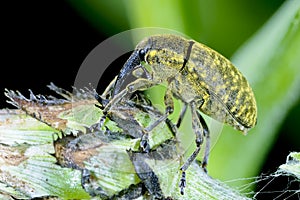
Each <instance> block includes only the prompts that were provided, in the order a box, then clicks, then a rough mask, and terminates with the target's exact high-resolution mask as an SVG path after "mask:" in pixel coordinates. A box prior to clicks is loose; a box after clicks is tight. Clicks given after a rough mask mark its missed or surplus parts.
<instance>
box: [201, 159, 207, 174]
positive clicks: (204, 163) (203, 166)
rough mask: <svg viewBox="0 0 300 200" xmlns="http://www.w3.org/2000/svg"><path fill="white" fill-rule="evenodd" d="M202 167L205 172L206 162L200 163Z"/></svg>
mask: <svg viewBox="0 0 300 200" xmlns="http://www.w3.org/2000/svg"><path fill="white" fill-rule="evenodd" d="M202 168H203V170H204V172H205V173H206V174H207V163H206V162H203V163H202Z"/></svg>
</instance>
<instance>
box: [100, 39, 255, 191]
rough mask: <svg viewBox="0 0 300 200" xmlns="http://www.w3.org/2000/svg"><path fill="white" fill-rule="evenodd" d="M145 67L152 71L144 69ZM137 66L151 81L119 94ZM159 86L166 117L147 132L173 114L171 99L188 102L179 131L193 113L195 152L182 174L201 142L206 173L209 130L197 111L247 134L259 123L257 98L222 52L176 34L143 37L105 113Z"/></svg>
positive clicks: (144, 80)
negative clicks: (187, 114) (131, 96)
mask: <svg viewBox="0 0 300 200" xmlns="http://www.w3.org/2000/svg"><path fill="white" fill-rule="evenodd" d="M143 62H145V63H146V64H148V66H149V67H150V68H149V67H146V66H144V64H143ZM136 67H141V68H142V69H143V71H144V72H145V73H146V77H147V78H142V77H137V80H135V81H134V82H132V83H129V84H128V85H127V88H126V89H124V90H122V91H120V88H121V86H122V84H123V82H124V80H125V78H126V77H127V76H128V75H129V74H130V73H132V72H133V71H134V70H135V68H136ZM137 74H138V73H137ZM158 84H164V85H165V86H166V88H167V91H166V94H165V98H164V101H165V105H166V112H165V115H164V116H163V117H161V119H159V120H158V121H157V122H156V123H154V124H155V125H152V126H151V125H150V127H147V128H145V130H147V131H151V130H152V129H153V128H154V127H155V126H156V125H157V124H158V123H160V122H162V121H164V120H166V119H167V117H168V116H169V114H171V113H172V112H173V102H172V98H171V96H174V97H175V98H177V99H180V100H181V101H182V102H183V103H184V107H183V109H182V111H181V113H180V116H179V119H178V122H177V126H179V125H180V122H181V121H182V118H183V116H184V113H185V112H186V110H187V109H186V108H187V106H189V107H190V108H191V113H192V127H193V130H194V132H195V135H196V146H197V147H196V149H195V151H194V152H193V154H192V155H191V156H190V157H189V158H188V159H187V161H186V162H185V163H184V164H183V166H182V167H181V168H180V169H181V170H182V172H183V175H184V171H185V170H186V169H187V168H188V167H189V165H190V164H191V162H192V161H193V160H194V159H195V158H196V156H197V154H198V153H199V151H200V147H201V144H202V142H203V137H205V138H206V140H207V142H206V148H205V153H204V158H203V162H202V165H203V167H204V168H205V166H206V164H207V160H208V155H209V143H210V142H209V130H208V128H207V125H206V124H205V121H204V119H203V118H202V116H201V114H200V113H199V111H201V112H202V113H205V114H206V115H208V116H210V117H212V118H214V119H216V120H219V121H221V122H225V123H226V124H229V125H231V126H233V127H234V128H236V129H238V130H240V131H243V132H244V133H246V132H247V131H248V129H250V128H252V127H253V126H255V124H256V115H257V108H256V101H255V98H254V94H253V92H252V89H251V87H250V86H249V83H248V82H247V80H246V78H245V77H244V76H243V75H242V74H241V72H240V71H239V70H238V69H237V68H236V67H234V66H233V64H232V63H231V62H230V61H229V60H228V59H226V58H225V57H224V56H222V55H221V54H219V53H218V52H216V51H214V50H212V49H210V48H209V47H207V46H205V45H203V44H200V43H198V42H196V41H194V40H187V39H185V38H183V37H181V36H178V35H154V36H151V37H148V38H145V39H144V40H142V41H141V42H140V43H139V44H138V45H137V47H136V49H135V51H134V52H133V53H132V55H131V56H130V58H129V59H128V61H127V62H126V63H125V64H124V66H123V68H122V69H121V71H120V73H119V75H118V77H117V79H116V82H115V86H114V90H113V94H112V99H111V100H110V102H109V103H108V104H107V106H106V107H105V109H104V113H105V112H107V111H109V109H110V107H111V106H113V105H114V104H116V103H118V102H119V101H121V100H122V99H123V98H125V97H126V95H127V94H130V93H133V92H135V91H138V90H146V89H148V88H149V87H152V86H154V85H158ZM147 131H145V133H146V132H147ZM144 136H145V137H142V139H141V141H142V142H141V144H143V148H144V150H146V151H147V150H149V148H150V147H148V146H147V142H146V141H147V134H144ZM184 187H185V177H184V176H183V177H182V179H181V183H180V188H181V192H182V193H183V189H184Z"/></svg>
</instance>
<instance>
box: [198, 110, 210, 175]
mask: <svg viewBox="0 0 300 200" xmlns="http://www.w3.org/2000/svg"><path fill="white" fill-rule="evenodd" d="M197 115H198V118H199V120H200V123H201V125H202V127H203V136H204V137H205V151H204V157H203V160H202V168H203V170H204V171H205V172H206V173H207V169H206V167H207V163H208V158H209V152H210V133H209V129H208V126H207V124H206V122H205V120H204V118H203V117H202V115H201V114H200V113H199V112H197Z"/></svg>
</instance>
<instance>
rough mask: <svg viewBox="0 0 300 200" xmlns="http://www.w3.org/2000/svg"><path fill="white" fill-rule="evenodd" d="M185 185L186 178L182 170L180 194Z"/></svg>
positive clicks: (182, 192)
mask: <svg viewBox="0 0 300 200" xmlns="http://www.w3.org/2000/svg"><path fill="white" fill-rule="evenodd" d="M185 186H186V180H185V172H182V175H181V179H180V183H179V188H180V194H181V195H184V188H185Z"/></svg>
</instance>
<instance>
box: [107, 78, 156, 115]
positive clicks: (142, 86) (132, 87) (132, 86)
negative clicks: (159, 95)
mask: <svg viewBox="0 0 300 200" xmlns="http://www.w3.org/2000/svg"><path fill="white" fill-rule="evenodd" d="M153 85H155V83H154V82H153V81H150V80H148V79H144V78H140V79H137V80H135V81H133V82H131V83H129V84H128V85H127V86H126V88H125V89H124V90H122V91H121V92H120V93H118V94H116V95H115V96H114V97H113V98H112V99H111V100H110V101H109V103H108V104H107V105H106V107H105V108H104V109H103V113H104V114H105V113H107V112H108V111H109V109H110V108H111V106H113V105H115V104H117V103H119V102H120V101H121V100H122V99H123V98H124V97H125V96H127V95H129V94H132V93H134V92H136V91H138V90H140V91H143V90H147V89H148V88H150V87H152V86H153Z"/></svg>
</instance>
